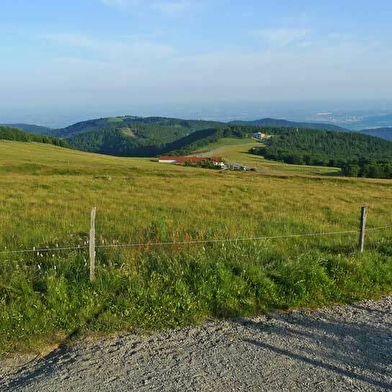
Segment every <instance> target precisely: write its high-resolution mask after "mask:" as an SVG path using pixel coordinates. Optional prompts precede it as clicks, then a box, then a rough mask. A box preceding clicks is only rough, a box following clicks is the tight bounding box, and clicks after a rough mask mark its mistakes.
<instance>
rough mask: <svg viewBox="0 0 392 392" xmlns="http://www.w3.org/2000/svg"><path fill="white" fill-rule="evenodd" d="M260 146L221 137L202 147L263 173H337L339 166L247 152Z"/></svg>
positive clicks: (212, 153) (252, 142) (248, 140)
mask: <svg viewBox="0 0 392 392" xmlns="http://www.w3.org/2000/svg"><path fill="white" fill-rule="evenodd" d="M257 146H260V142H258V141H257V140H255V139H235V138H232V139H230V138H228V139H221V140H219V141H218V142H217V143H213V144H209V145H208V146H206V147H205V148H204V150H205V151H208V153H206V155H208V156H214V155H218V156H221V157H222V158H224V159H225V160H226V161H228V162H239V163H242V164H244V165H247V166H250V167H254V168H256V169H259V170H261V171H264V172H265V173H271V174H282V175H288V174H310V175H311V174H314V175H319V174H328V175H338V174H339V172H340V169H339V168H331V167H323V166H305V165H288V164H285V163H281V162H275V161H269V160H266V159H264V158H263V157H261V156H257V155H253V154H249V153H248V151H249V150H250V149H251V148H252V147H257Z"/></svg>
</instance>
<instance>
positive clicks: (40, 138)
mask: <svg viewBox="0 0 392 392" xmlns="http://www.w3.org/2000/svg"><path fill="white" fill-rule="evenodd" d="M0 140H11V141H19V142H36V143H46V144H53V145H55V146H60V147H69V144H68V142H67V141H66V140H62V139H59V138H56V137H51V136H45V135H36V134H34V133H28V132H24V131H21V130H20V129H17V128H10V127H4V126H2V125H0Z"/></svg>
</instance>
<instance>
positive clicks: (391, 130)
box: [360, 127, 392, 140]
mask: <svg viewBox="0 0 392 392" xmlns="http://www.w3.org/2000/svg"><path fill="white" fill-rule="evenodd" d="M360 133H364V134H365V135H371V136H376V137H380V138H381V139H386V140H392V127H385V128H374V129H363V130H362V131H360Z"/></svg>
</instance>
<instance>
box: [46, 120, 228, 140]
mask: <svg viewBox="0 0 392 392" xmlns="http://www.w3.org/2000/svg"><path fill="white" fill-rule="evenodd" d="M218 124H221V123H219V122H216V121H204V120H183V119H178V118H167V117H137V116H119V117H108V118H98V119H93V120H87V121H81V122H78V123H76V124H73V125H70V126H68V127H66V128H62V129H57V130H56V131H54V133H53V134H54V135H55V136H57V137H64V138H68V137H71V136H75V135H79V134H82V133H86V132H90V131H98V130H120V131H123V132H124V133H127V132H128V133H129V132H131V133H132V134H133V136H134V137H141V138H153V139H156V140H157V141H158V140H159V141H164V140H165V139H172V140H175V139H176V138H179V137H183V136H186V135H189V134H190V133H192V132H194V131H198V130H200V129H207V128H211V127H214V126H216V125H218ZM160 127H165V128H160ZM162 131H165V132H164V133H162Z"/></svg>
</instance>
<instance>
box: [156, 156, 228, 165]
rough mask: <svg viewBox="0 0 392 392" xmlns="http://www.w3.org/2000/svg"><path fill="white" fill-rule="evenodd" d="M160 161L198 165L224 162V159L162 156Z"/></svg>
mask: <svg viewBox="0 0 392 392" xmlns="http://www.w3.org/2000/svg"><path fill="white" fill-rule="evenodd" d="M159 160H160V161H176V162H177V163H179V164H182V163H185V162H191V163H198V162H222V158H219V157H196V156H192V157H184V156H161V157H159Z"/></svg>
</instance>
